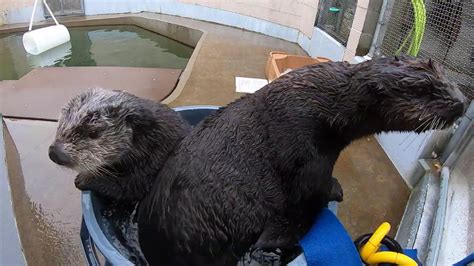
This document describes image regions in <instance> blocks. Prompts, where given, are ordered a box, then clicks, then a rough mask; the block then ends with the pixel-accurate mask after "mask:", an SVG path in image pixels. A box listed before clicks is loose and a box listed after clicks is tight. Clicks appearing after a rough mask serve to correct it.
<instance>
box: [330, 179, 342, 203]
mask: <svg viewBox="0 0 474 266" xmlns="http://www.w3.org/2000/svg"><path fill="white" fill-rule="evenodd" d="M343 199H344V193H343V191H342V186H341V184H339V181H337V179H336V178H335V177H333V178H332V185H331V192H330V194H329V201H337V202H342V201H343Z"/></svg>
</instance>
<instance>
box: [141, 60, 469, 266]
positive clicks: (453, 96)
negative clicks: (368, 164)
mask: <svg viewBox="0 0 474 266" xmlns="http://www.w3.org/2000/svg"><path fill="white" fill-rule="evenodd" d="M462 101H463V96H462V94H461V93H460V92H459V90H458V89H457V88H455V87H454V85H453V84H451V83H449V82H448V81H447V80H446V78H445V77H444V75H443V73H442V71H441V70H440V68H439V67H438V66H437V65H436V64H435V63H434V62H431V61H422V60H419V59H412V58H407V57H403V58H393V57H392V58H379V59H374V60H372V61H368V62H364V63H361V64H358V65H349V64H347V63H341V62H333V63H323V64H317V65H312V66H307V67H303V68H301V69H297V70H294V71H292V72H290V73H289V74H287V75H285V76H282V77H281V78H279V79H277V80H275V81H273V82H272V83H270V84H269V85H267V86H265V87H264V88H262V89H261V90H259V91H258V92H256V93H255V94H253V95H248V96H244V97H242V98H241V99H239V100H237V101H235V102H233V103H231V104H229V105H228V106H227V107H226V108H223V109H222V110H220V111H218V112H217V113H216V114H214V115H212V116H211V117H209V118H208V119H206V120H205V121H203V123H201V124H200V125H199V126H198V127H196V128H195V129H193V130H192V132H191V133H190V134H189V135H187V136H186V137H185V138H184V139H183V141H182V142H181V143H180V144H179V145H178V146H177V148H176V149H175V151H174V152H173V153H172V155H171V156H170V158H169V160H168V161H167V163H166V164H165V165H164V167H163V169H162V170H161V172H160V173H159V175H158V178H156V180H155V182H154V185H153V188H152V190H151V191H150V192H149V194H148V195H147V197H146V198H145V199H144V201H143V202H142V203H141V204H140V209H139V214H138V215H139V216H138V224H139V239H140V245H141V248H142V250H143V252H144V254H145V257H146V258H147V260H148V262H149V263H150V264H151V265H174V266H175V265H235V263H236V262H237V260H238V259H239V258H240V257H241V256H242V255H243V254H244V252H246V251H247V250H248V249H249V248H250V247H260V248H261V247H269V248H271V247H275V246H279V247H291V246H292V245H295V244H296V243H297V240H298V239H299V238H300V237H301V236H302V235H304V234H305V233H306V232H307V230H308V229H309V227H310V226H311V224H312V222H313V219H314V217H315V215H316V214H317V213H318V211H320V210H321V208H323V207H324V206H326V205H327V203H328V201H329V200H330V199H331V197H333V195H331V190H334V188H333V186H334V184H335V185H338V183H337V181H335V180H334V179H332V178H331V174H332V171H333V167H334V164H335V162H336V160H337V158H338V156H339V153H340V152H341V151H342V149H344V147H346V146H347V145H349V143H351V141H353V140H355V139H357V138H360V137H363V136H366V135H370V134H375V133H380V132H389V131H416V132H422V131H425V130H428V129H432V128H441V127H446V126H448V125H450V124H451V123H453V121H455V119H456V118H457V117H459V116H460V115H461V114H462V112H463V110H464V105H463V103H462ZM354 178H356V177H354Z"/></svg>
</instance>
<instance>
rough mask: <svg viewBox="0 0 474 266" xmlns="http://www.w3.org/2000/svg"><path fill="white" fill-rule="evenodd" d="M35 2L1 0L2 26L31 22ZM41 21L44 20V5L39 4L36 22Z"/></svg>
mask: <svg viewBox="0 0 474 266" xmlns="http://www.w3.org/2000/svg"><path fill="white" fill-rule="evenodd" d="M34 2H35V1H34V0H1V2H0V25H2V24H12V23H22V22H28V21H30V17H31V12H32V11H33V5H34ZM40 3H41V2H40ZM41 20H44V15H43V5H42V4H38V8H37V9H36V13H35V18H34V21H41Z"/></svg>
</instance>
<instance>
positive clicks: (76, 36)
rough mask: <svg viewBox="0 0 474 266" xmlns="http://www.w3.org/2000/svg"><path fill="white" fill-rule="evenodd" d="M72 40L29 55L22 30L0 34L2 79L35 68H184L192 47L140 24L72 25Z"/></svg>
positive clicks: (7, 78)
mask: <svg viewBox="0 0 474 266" xmlns="http://www.w3.org/2000/svg"><path fill="white" fill-rule="evenodd" d="M68 29H69V33H70V35H71V42H69V43H66V44H63V45H61V46H58V47H55V48H53V49H51V50H48V51H46V52H43V53H41V54H39V55H29V54H27V53H26V52H25V50H24V48H23V44H22V35H23V33H17V34H10V35H3V36H2V35H0V80H12V79H13V80H15V79H19V78H21V77H22V76H23V75H25V74H26V73H28V72H30V71H31V70H32V69H33V68H37V67H53V66H54V67H64V66H122V67H154V68H175V69H184V68H185V67H186V64H187V62H188V60H189V57H191V54H192V52H193V48H192V47H189V46H187V45H184V44H182V43H179V42H177V41H175V40H172V39H170V38H167V37H164V36H162V35H159V34H156V33H154V32H151V31H148V30H145V29H142V28H140V27H137V26H130V25H121V26H94V27H70V28H68Z"/></svg>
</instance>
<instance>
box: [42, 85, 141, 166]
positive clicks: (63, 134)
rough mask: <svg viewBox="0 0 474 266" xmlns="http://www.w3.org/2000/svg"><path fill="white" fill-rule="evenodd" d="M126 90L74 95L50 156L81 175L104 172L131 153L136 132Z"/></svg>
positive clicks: (63, 115)
mask: <svg viewBox="0 0 474 266" xmlns="http://www.w3.org/2000/svg"><path fill="white" fill-rule="evenodd" d="M134 97H135V96H133V95H130V94H128V93H125V92H119V91H109V90H102V89H94V90H90V91H87V92H85V93H82V94H80V95H78V96H76V97H74V98H73V99H72V100H71V101H70V102H69V103H68V104H67V105H66V106H65V107H64V108H63V110H62V112H61V115H60V118H59V122H58V129H57V133H56V138H55V140H54V142H53V144H52V145H51V146H50V147H49V157H50V159H51V160H52V161H53V162H55V163H57V164H59V165H62V166H65V167H68V168H71V169H74V170H76V171H77V172H79V174H92V175H99V174H104V173H103V171H107V169H106V168H105V166H106V165H105V164H113V163H114V162H116V161H118V160H120V158H121V156H123V155H124V154H125V153H127V152H129V150H130V148H131V145H132V137H133V131H132V128H131V125H130V123H129V121H128V119H129V115H130V114H129V112H128V111H129V108H124V107H125V106H127V105H130V102H131V100H133V98H134Z"/></svg>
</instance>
